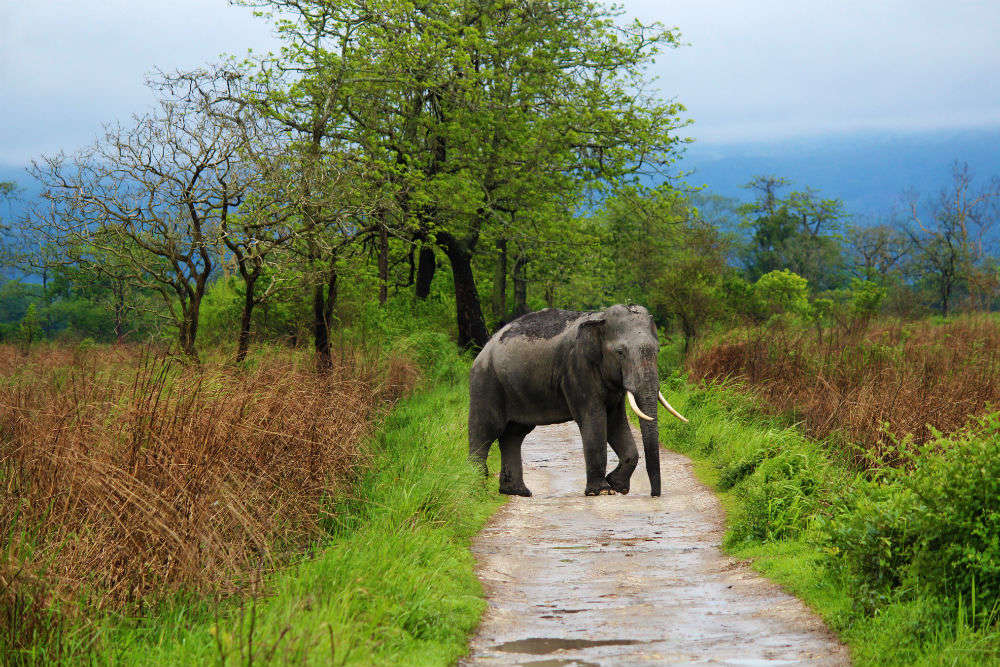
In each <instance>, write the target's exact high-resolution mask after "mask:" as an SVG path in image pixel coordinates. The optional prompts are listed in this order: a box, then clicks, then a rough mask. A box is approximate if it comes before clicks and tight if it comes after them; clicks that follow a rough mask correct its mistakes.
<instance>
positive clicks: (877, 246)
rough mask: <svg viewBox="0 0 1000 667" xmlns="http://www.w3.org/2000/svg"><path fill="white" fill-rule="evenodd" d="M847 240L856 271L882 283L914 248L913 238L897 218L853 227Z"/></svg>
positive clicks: (864, 277)
mask: <svg viewBox="0 0 1000 667" xmlns="http://www.w3.org/2000/svg"><path fill="white" fill-rule="evenodd" d="M845 243H846V246H847V249H848V253H849V257H850V262H851V265H852V271H853V272H854V274H855V275H856V276H857V277H859V278H861V279H863V280H872V281H876V282H878V283H879V284H881V285H885V283H886V281H887V279H888V277H889V275H890V273H891V272H892V271H893V270H895V269H898V268H899V267H901V265H902V264H903V262H904V261H905V259H906V257H907V255H908V254H909V253H910V251H911V244H910V240H909V238H908V237H907V235H906V233H905V232H904V231H902V230H901V229H900V225H899V224H898V223H895V222H893V221H890V222H883V223H878V224H871V225H852V226H849V227H848V228H847V233H846V234H845Z"/></svg>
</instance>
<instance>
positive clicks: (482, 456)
mask: <svg viewBox="0 0 1000 667" xmlns="http://www.w3.org/2000/svg"><path fill="white" fill-rule="evenodd" d="M499 438H500V427H498V426H495V425H493V424H490V423H485V424H475V425H473V423H472V419H471V416H470V420H469V460H470V461H472V462H473V463H475V464H476V465H477V466H479V467H480V468H481V469H482V471H483V474H484V475H488V474H489V469H488V468H487V467H486V457H487V456H489V454H490V447H491V446H492V445H493V443H494V441H496V440H498V439H499Z"/></svg>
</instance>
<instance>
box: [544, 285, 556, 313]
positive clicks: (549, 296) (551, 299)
mask: <svg viewBox="0 0 1000 667" xmlns="http://www.w3.org/2000/svg"><path fill="white" fill-rule="evenodd" d="M545 305H546V306H548V307H549V308H555V307H556V286H555V285H553V284H552V283H548V284H547V285H545Z"/></svg>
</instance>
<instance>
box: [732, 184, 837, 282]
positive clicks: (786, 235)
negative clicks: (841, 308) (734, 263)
mask: <svg viewBox="0 0 1000 667" xmlns="http://www.w3.org/2000/svg"><path fill="white" fill-rule="evenodd" d="M788 184H789V181H787V180H785V179H782V178H778V177H775V176H757V177H755V178H754V179H753V180H752V181H750V183H748V184H747V185H746V187H747V189H750V190H753V191H754V192H756V194H757V198H756V199H755V200H754V201H752V202H750V203H749V204H745V205H744V206H742V207H740V211H741V213H742V214H743V215H744V217H745V219H746V221H747V222H746V224H747V225H748V226H749V227H750V229H751V230H752V240H751V242H750V245H749V247H748V248H747V251H746V260H745V263H746V268H747V272H748V274H749V277H750V279H751V280H756V279H757V278H759V277H760V276H763V275H764V274H766V273H769V272H771V271H775V270H779V269H789V270H790V271H793V272H794V273H797V274H799V275H801V276H803V277H804V278H806V280H808V281H809V283H810V284H812V285H814V286H815V287H816V289H819V290H825V289H833V288H836V287H839V286H841V285H842V284H843V282H844V258H843V251H842V246H841V240H840V234H841V223H842V221H843V219H844V217H845V214H844V211H843V205H842V204H841V202H840V201H839V200H836V199H824V198H821V197H820V196H819V195H818V194H817V193H816V192H815V191H813V190H811V189H806V190H802V191H794V192H791V193H790V194H789V195H788V196H785V197H783V196H781V194H780V190H781V189H782V188H784V187H786V186H787V185H788Z"/></svg>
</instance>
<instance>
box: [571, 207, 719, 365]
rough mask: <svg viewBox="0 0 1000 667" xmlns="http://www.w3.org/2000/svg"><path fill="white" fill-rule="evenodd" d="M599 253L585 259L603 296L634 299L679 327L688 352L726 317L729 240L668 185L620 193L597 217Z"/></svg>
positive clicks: (663, 321) (660, 319) (662, 321)
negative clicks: (710, 326) (692, 345)
mask: <svg viewBox="0 0 1000 667" xmlns="http://www.w3.org/2000/svg"><path fill="white" fill-rule="evenodd" d="M593 222H594V224H595V225H596V229H595V230H594V233H595V235H596V236H597V241H596V243H594V244H593V245H594V246H596V247H597V248H599V249H600V251H599V252H600V257H599V258H598V259H596V261H595V260H591V261H589V262H587V264H590V265H593V266H594V267H595V269H596V281H597V282H598V283H599V284H601V285H603V288H604V290H605V294H604V296H603V297H602V298H600V301H605V302H606V301H609V300H610V301H615V302H628V301H639V302H641V303H643V304H644V305H646V306H647V307H648V308H649V309H650V312H652V313H653V316H654V317H655V319H656V320H657V322H658V323H659V324H660V325H661V326H666V325H676V327H677V328H679V329H680V331H681V334H682V335H683V337H684V348H685V351H687V350H689V349H690V346H691V343H692V342H693V341H694V340H695V339H696V338H697V337H698V336H699V335H701V334H702V332H703V331H704V329H705V328H706V327H707V326H708V325H709V324H710V323H712V322H713V321H718V320H719V319H722V318H724V317H725V316H726V315H727V312H726V310H727V309H726V304H725V301H724V299H723V296H722V286H723V281H724V280H725V279H726V277H727V276H728V275H729V274H730V273H731V272H732V270H731V268H730V267H729V266H728V264H727V263H726V256H727V253H728V251H729V246H730V239H729V238H727V237H726V236H725V235H723V234H721V233H720V232H719V230H718V229H717V228H716V227H715V226H714V225H712V224H711V223H709V222H708V221H706V220H705V219H704V218H702V217H701V215H700V213H699V211H698V210H697V209H696V208H695V207H693V206H692V205H691V203H690V201H689V200H688V199H687V197H685V196H683V195H682V194H681V193H679V192H677V191H675V190H673V189H671V188H669V187H663V188H659V189H657V190H652V191H645V190H642V189H639V188H634V189H629V190H622V191H621V192H620V193H619V194H618V196H616V197H613V198H611V199H609V200H608V201H607V202H605V206H604V208H603V209H602V210H601V211H600V212H599V213H598V214H597V215H596V216H594V221H593Z"/></svg>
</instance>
